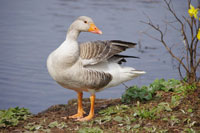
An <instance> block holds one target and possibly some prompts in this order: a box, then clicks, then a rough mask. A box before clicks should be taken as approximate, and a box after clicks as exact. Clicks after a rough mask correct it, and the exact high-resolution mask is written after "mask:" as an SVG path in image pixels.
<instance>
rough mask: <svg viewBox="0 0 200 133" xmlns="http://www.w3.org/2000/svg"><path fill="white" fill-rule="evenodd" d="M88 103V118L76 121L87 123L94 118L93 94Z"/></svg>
mask: <svg viewBox="0 0 200 133" xmlns="http://www.w3.org/2000/svg"><path fill="white" fill-rule="evenodd" d="M90 102H91V107H90V113H89V115H88V116H86V117H84V118H80V119H78V121H89V120H91V119H92V118H93V117H94V102H95V94H92V95H91V96H90Z"/></svg>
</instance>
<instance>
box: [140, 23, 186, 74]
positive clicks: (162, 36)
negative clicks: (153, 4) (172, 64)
mask: <svg viewBox="0 0 200 133" xmlns="http://www.w3.org/2000/svg"><path fill="white" fill-rule="evenodd" d="M141 22H142V23H145V24H147V25H149V26H151V27H152V28H153V29H155V30H156V31H158V32H159V33H160V39H157V38H155V37H153V36H151V35H149V34H147V33H146V35H148V36H149V37H151V38H153V39H155V40H157V41H159V42H161V43H162V44H163V45H164V46H165V48H166V49H167V51H168V52H169V53H170V55H171V56H172V57H173V58H175V59H176V60H177V61H178V62H179V63H180V64H181V65H182V66H183V67H184V69H185V70H186V71H187V72H189V70H188V68H187V67H186V66H185V64H184V63H183V62H182V60H181V59H180V58H178V57H177V56H175V55H174V53H173V52H172V50H171V49H170V48H169V47H168V46H167V44H166V42H165V41H164V34H163V32H162V31H161V30H160V28H159V26H158V25H157V26H155V25H154V24H152V23H151V22H152V21H149V22H148V23H147V22H143V21H141Z"/></svg>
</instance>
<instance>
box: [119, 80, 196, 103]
mask: <svg viewBox="0 0 200 133" xmlns="http://www.w3.org/2000/svg"><path fill="white" fill-rule="evenodd" d="M195 88H196V86H195V85H186V84H185V85H184V84H182V83H181V82H180V81H179V80H175V79H169V80H168V81H165V80H164V79H160V80H159V79H156V80H155V81H154V82H153V83H151V84H150V85H149V86H142V87H141V88H140V87H138V86H132V87H130V88H128V89H127V90H126V91H125V93H124V94H123V95H122V102H124V103H130V102H131V101H133V100H135V99H137V100H140V101H148V100H152V99H153V96H154V95H156V91H165V92H169V91H171V92H180V93H181V92H184V93H187V92H188V90H194V89H195Z"/></svg>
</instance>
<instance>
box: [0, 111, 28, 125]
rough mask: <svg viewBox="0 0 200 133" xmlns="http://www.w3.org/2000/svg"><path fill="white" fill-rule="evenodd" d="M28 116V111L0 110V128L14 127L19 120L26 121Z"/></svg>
mask: <svg viewBox="0 0 200 133" xmlns="http://www.w3.org/2000/svg"><path fill="white" fill-rule="evenodd" d="M30 114H31V113H30V112H29V110H28V109H25V108H19V107H15V108H9V109H8V110H0V127H9V126H16V125H17V124H18V123H19V121H20V120H26V119H27V118H28V117H29V116H30Z"/></svg>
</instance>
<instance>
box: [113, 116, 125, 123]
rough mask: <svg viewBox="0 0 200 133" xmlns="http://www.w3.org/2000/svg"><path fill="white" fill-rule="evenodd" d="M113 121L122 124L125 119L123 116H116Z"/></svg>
mask: <svg viewBox="0 0 200 133" xmlns="http://www.w3.org/2000/svg"><path fill="white" fill-rule="evenodd" d="M113 120H115V121H117V122H121V121H122V120H123V118H122V117H121V116H116V117H114V118H113Z"/></svg>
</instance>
